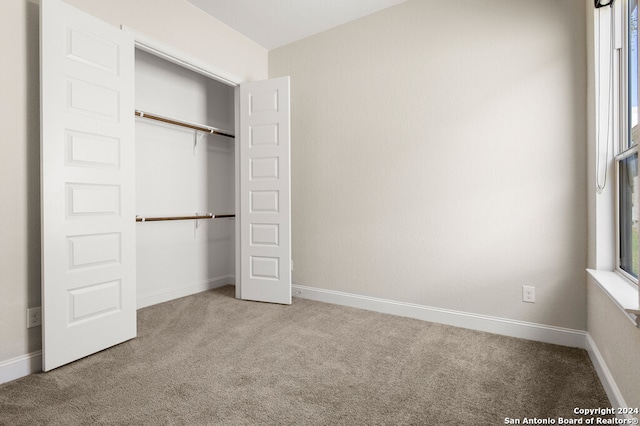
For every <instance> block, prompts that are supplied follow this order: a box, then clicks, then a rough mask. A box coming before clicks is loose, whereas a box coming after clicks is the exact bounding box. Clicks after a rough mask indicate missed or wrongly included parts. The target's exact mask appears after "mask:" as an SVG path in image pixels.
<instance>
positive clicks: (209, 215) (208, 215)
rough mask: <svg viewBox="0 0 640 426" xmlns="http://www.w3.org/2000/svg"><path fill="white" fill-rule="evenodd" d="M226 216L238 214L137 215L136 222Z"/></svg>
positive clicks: (219, 217)
mask: <svg viewBox="0 0 640 426" xmlns="http://www.w3.org/2000/svg"><path fill="white" fill-rule="evenodd" d="M224 217H236V215H235V214H213V213H209V214H206V215H193V216H153V217H141V216H136V222H160V221H163V220H194V219H221V218H224Z"/></svg>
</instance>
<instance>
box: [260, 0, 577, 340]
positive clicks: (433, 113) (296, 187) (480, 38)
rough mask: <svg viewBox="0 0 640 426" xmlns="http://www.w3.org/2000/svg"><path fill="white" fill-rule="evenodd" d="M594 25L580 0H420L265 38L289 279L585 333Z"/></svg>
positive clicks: (299, 282) (320, 286)
mask: <svg viewBox="0 0 640 426" xmlns="http://www.w3.org/2000/svg"><path fill="white" fill-rule="evenodd" d="M585 31H586V30H585V3H584V1H582V0H570V1H562V2H557V1H554V0H542V1H535V2H533V1H513V0H491V1H477V0H456V1H454V2H449V1H444V2H443V1H436V0H409V1H408V2H406V3H404V4H401V5H399V6H396V7H393V8H390V9H387V10H385V11H382V12H380V13H377V14H375V15H371V16H369V17H366V18H363V19H360V20H358V21H355V22H352V23H349V24H346V25H343V26H340V27H337V28H334V29H332V30H330V31H327V32H325V33H322V34H319V35H316V36H313V37H310V38H307V39H304V40H302V41H299V42H297V43H294V44H291V45H287V46H284V47H281V48H279V49H275V50H272V51H270V52H269V75H270V77H277V76H281V75H290V76H291V85H292V89H291V92H292V200H293V208H292V214H293V216H292V235H293V242H292V244H293V259H294V265H295V269H294V272H293V274H294V276H293V279H294V282H295V283H296V284H299V285H304V286H311V287H318V288H323V289H330V290H338V291H343V292H349V293H355V294H360V295H368V296H374V297H380V298H386V299H392V300H398V301H404V302H411V303H416V304H420V305H427V306H435V307H439V308H448V309H454V310H459V311H465V312H472V313H478V314H485V315H492V316H496V317H503V318H510V319H514V320H522V321H531V322H535V323H540V324H548V325H553V326H560V327H568V328H573V329H580V330H585V329H586V327H587V315H586V303H587V302H586V286H585V280H586V275H585V267H586V259H587V237H586V230H587V212H586V208H587V194H586V173H587V169H586V161H587V157H586V155H587V152H586V146H585V139H586V119H585V102H586V77H587V73H586V45H585ZM525 284H526V285H533V286H535V287H536V298H537V300H536V303H535V304H527V303H523V302H522V301H521V299H522V290H521V288H522V285H525Z"/></svg>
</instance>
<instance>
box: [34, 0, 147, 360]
mask: <svg viewBox="0 0 640 426" xmlns="http://www.w3.org/2000/svg"><path fill="white" fill-rule="evenodd" d="M40 43H41V45H40V46H41V47H40V49H41V71H40V72H41V156H42V157H41V178H42V182H41V191H42V195H41V196H42V312H43V329H42V340H43V342H42V346H43V370H45V371H48V370H51V369H53V368H56V367H58V366H60V365H63V364H66V363H69V362H71V361H74V360H76V359H79V358H81V357H84V356H86V355H89V354H92V353H94V352H97V351H100V350H102V349H105V348H107V347H109V346H113V345H115V344H117V343H120V342H123V341H125V340H128V339H131V338H133V337H135V335H136V300H135V297H136V283H135V278H136V270H135V261H136V260H135V255H136V252H135V192H134V191H135V182H134V178H135V164H134V160H135V159H134V155H135V151H134V140H133V137H134V104H133V100H134V98H133V97H134V95H133V93H134V92H133V82H134V41H133V39H132V37H131V36H130V35H129V34H127V33H125V32H124V31H120V30H119V29H117V28H115V27H112V26H110V25H107V24H106V23H104V22H102V21H100V20H98V19H96V18H94V17H92V16H90V15H87V14H85V13H83V12H81V11H79V10H77V9H74V8H72V7H70V6H69V5H67V4H65V3H63V2H62V1H60V0H43V1H42V6H41V22H40Z"/></svg>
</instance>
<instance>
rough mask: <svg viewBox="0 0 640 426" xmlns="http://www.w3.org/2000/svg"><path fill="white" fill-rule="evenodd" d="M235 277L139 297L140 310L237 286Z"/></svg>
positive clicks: (228, 276)
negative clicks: (231, 285)
mask: <svg viewBox="0 0 640 426" xmlns="http://www.w3.org/2000/svg"><path fill="white" fill-rule="evenodd" d="M235 281H236V278H235V275H231V274H230V275H223V276H221V277H216V278H211V279H209V280H206V281H201V282H196V283H192V284H187V285H183V286H180V287H174V288H171V289H169V290H162V291H158V292H155V293H149V294H145V295H138V309H142V308H146V307H148V306H152V305H157V304H158V303H163V302H168V301H169V300H173V299H178V298H180V297H185V296H190V295H192V294H196V293H200V292H203V291H208V290H213V289H214V288H218V287H222V286H225V285H228V284H235Z"/></svg>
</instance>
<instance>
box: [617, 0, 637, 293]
mask: <svg viewBox="0 0 640 426" xmlns="http://www.w3.org/2000/svg"><path fill="white" fill-rule="evenodd" d="M620 3H621V4H622V7H615V5H614V7H613V9H612V11H611V12H612V13H614V16H613V23H614V31H613V37H614V49H613V52H612V54H613V55H614V58H613V67H612V69H611V71H612V76H611V77H612V78H613V87H614V90H613V97H614V100H615V98H616V97H617V102H613V105H614V110H613V117H614V119H613V123H615V124H614V126H613V135H612V137H613V141H614V144H613V145H614V147H615V152H614V158H613V161H614V165H615V197H614V198H615V209H614V210H615V216H614V217H615V220H614V226H615V268H616V272H618V273H619V274H620V275H622V276H623V277H624V278H625V279H627V280H628V281H629V282H631V283H632V284H634V285H635V286H636V287H638V286H639V285H640V284H639V281H638V278H637V277H635V276H633V275H632V274H630V273H629V272H627V271H626V270H624V269H623V268H622V264H621V263H622V252H621V251H622V246H621V240H622V238H621V235H620V231H621V214H622V208H621V201H622V200H621V197H620V189H621V182H620V167H621V166H620V163H621V162H622V161H624V160H626V159H628V158H629V157H631V156H632V155H634V154H636V153H638V144H637V143H636V144H634V145H632V138H631V122H632V120H631V113H632V112H631V111H632V110H631V107H630V96H629V94H630V71H631V67H630V49H631V39H630V35H631V34H630V27H629V21H630V17H631V15H630V10H629V9H630V5H631V3H630V1H629V0H621V1H620ZM637 37H638V35H637V33H636V49H638V47H637V46H638V44H637ZM639 56H640V55H639ZM636 72H638V73H640V66H639V67H637V68H636ZM638 80H639V82H640V78H639V79H638ZM636 114H638V111H636ZM638 122H639V123H640V120H638Z"/></svg>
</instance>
